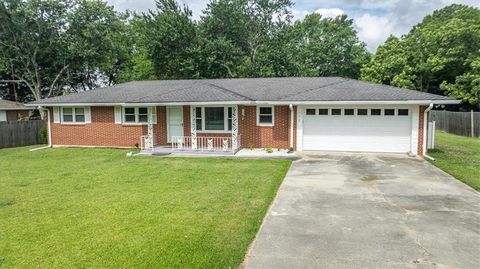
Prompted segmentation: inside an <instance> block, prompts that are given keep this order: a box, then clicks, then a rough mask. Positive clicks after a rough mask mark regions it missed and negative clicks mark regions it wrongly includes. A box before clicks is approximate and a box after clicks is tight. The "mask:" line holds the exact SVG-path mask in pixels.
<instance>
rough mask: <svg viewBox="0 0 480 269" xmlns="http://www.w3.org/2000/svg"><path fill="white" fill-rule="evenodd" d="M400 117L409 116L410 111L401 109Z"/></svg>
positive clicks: (399, 111)
mask: <svg viewBox="0 0 480 269" xmlns="http://www.w3.org/2000/svg"><path fill="white" fill-rule="evenodd" d="M398 116H408V109H399V110H398Z"/></svg>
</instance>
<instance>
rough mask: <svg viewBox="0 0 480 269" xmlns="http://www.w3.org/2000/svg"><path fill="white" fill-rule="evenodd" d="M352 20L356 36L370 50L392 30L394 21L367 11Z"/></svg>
mask: <svg viewBox="0 0 480 269" xmlns="http://www.w3.org/2000/svg"><path fill="white" fill-rule="evenodd" d="M354 22H355V27H356V28H357V30H358V38H359V39H360V40H362V41H363V42H365V43H366V44H367V48H368V49H369V50H370V51H374V50H375V49H376V48H377V47H378V45H380V44H381V43H383V42H384V41H385V40H386V39H387V38H388V37H389V36H390V35H391V34H393V32H394V22H392V20H391V19H389V18H388V17H386V16H374V15H370V14H368V13H367V14H363V15H361V16H360V17H358V18H355V20H354Z"/></svg>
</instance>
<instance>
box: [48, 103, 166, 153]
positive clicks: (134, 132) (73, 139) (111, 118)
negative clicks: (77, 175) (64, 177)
mask: <svg viewBox="0 0 480 269" xmlns="http://www.w3.org/2000/svg"><path fill="white" fill-rule="evenodd" d="M52 114H53V113H52ZM91 114H92V123H90V124H74V125H72V124H59V123H53V118H52V119H51V122H52V142H53V145H75V146H103V147H136V146H137V144H139V143H140V136H142V135H145V134H146V133H147V126H146V125H122V124H115V112H114V107H91ZM154 128H155V129H154V133H155V134H156V136H155V141H154V142H155V144H166V143H167V128H166V110H165V107H157V124H156V125H155V127H154Z"/></svg>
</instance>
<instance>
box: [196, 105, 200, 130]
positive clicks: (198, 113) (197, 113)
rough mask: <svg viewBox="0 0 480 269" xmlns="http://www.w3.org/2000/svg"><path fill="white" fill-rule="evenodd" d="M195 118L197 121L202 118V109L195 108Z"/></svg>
mask: <svg viewBox="0 0 480 269" xmlns="http://www.w3.org/2000/svg"><path fill="white" fill-rule="evenodd" d="M195 117H197V118H199V119H200V118H202V108H201V107H196V108H195ZM197 128H198V127H197Z"/></svg>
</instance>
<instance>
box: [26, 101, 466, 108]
mask: <svg viewBox="0 0 480 269" xmlns="http://www.w3.org/2000/svg"><path fill="white" fill-rule="evenodd" d="M460 102H461V101H460V100H406V101H214V102H167V103H61V104H60V103H55V104H48V103H44V104H41V105H39V104H25V106H29V107H46V106H52V107H53V106H186V105H196V106H206V105H290V104H291V105H362V104H363V105H429V104H436V105H456V104H459V103H460Z"/></svg>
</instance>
